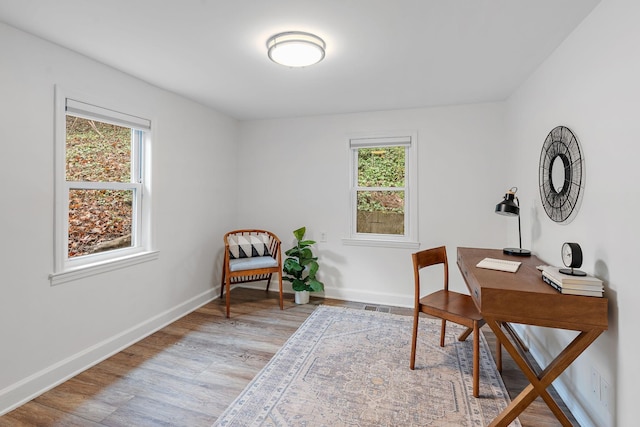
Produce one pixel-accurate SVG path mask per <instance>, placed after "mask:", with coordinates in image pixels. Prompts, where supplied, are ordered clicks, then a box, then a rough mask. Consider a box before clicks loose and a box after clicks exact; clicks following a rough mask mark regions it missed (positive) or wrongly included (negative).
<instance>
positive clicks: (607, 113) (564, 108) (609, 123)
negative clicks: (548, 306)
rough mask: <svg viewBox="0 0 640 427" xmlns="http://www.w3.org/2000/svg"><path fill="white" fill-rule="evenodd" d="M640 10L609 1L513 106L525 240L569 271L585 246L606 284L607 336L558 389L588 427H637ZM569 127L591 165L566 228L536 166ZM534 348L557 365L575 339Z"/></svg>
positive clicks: (556, 337)
mask: <svg viewBox="0 0 640 427" xmlns="http://www.w3.org/2000/svg"><path fill="white" fill-rule="evenodd" d="M639 19H640V2H637V1H630V0H626V1H625V0H603V1H602V3H601V4H600V5H599V6H598V7H596V9H595V10H594V11H593V12H592V13H591V15H590V16H589V17H588V18H587V19H586V20H585V21H584V22H583V23H582V24H581V25H580V26H579V27H578V28H577V29H576V30H575V31H574V32H573V33H572V34H571V35H570V36H569V38H568V39H567V40H566V41H565V42H564V43H563V44H562V45H561V47H560V48H558V49H557V50H556V51H555V53H554V54H553V55H552V56H551V57H550V58H549V59H548V60H547V61H546V62H545V63H544V65H543V66H542V67H540V68H539V70H537V72H536V73H534V75H532V76H531V78H530V79H529V80H528V82H527V83H526V84H525V85H523V87H521V88H520V90H519V91H518V92H517V93H516V94H515V95H514V96H512V97H511V99H510V100H509V102H508V123H509V134H510V135H511V140H512V143H513V144H515V145H516V147H517V148H516V154H515V158H514V164H517V165H518V168H514V176H515V177H517V181H519V182H520V183H521V187H522V188H521V197H523V198H524V200H525V201H526V202H529V203H530V205H531V206H532V208H531V209H529V210H528V211H527V212H526V214H525V215H523V216H522V220H523V227H524V229H525V230H527V231H526V236H527V237H526V242H527V244H528V245H531V247H532V249H533V250H534V252H536V253H537V254H538V255H539V256H540V257H541V258H542V259H544V260H545V261H547V262H549V263H552V264H555V265H558V264H561V259H560V247H561V245H562V243H563V242H566V241H575V242H578V243H580V245H581V246H582V250H583V253H584V263H583V270H586V271H587V272H589V273H591V274H595V275H596V276H598V277H600V278H602V279H603V280H605V282H606V292H605V294H606V296H607V297H608V298H609V313H610V314H609V330H608V331H607V332H605V333H604V334H603V335H602V336H600V337H599V338H598V340H597V341H596V342H595V343H594V344H593V345H592V347H591V348H589V349H588V350H587V352H586V353H585V354H583V355H582V356H580V358H578V360H577V361H576V362H575V363H574V365H572V367H571V368H570V370H569V371H568V373H567V374H566V375H563V377H562V382H558V384H557V385H558V386H559V387H560V388H562V389H565V391H566V392H567V393H569V396H570V398H568V399H566V400H567V401H568V402H569V403H570V404H571V405H572V411H573V412H574V414H576V415H577V416H579V417H581V418H580V419H579V421H580V422H581V424H582V425H597V426H612V425H620V426H630V425H636V424H637V408H635V403H636V402H635V398H636V394H637V393H636V389H637V384H638V382H639V381H640V367H639V365H638V363H637V359H638V355H637V351H636V350H637V348H638V340H637V337H638V334H637V330H636V329H635V322H636V321H637V317H636V312H635V311H636V310H637V309H638V302H640V286H638V284H637V283H636V282H637V265H636V262H637V260H636V257H637V256H638V254H639V251H638V248H637V246H636V245H637V244H638V238H639V237H640V227H639V226H638V224H639V223H638V219H637V218H638V211H639V209H640V198H639V197H638V196H639V195H640V192H639V191H638V179H639V178H640V174H639V170H640V168H638V159H639V158H640V145H639V144H638V135H640V119H639V115H640V55H638V46H639V45H640V26H639V25H638V20H639ZM557 125H565V126H568V127H569V128H570V129H572V130H573V132H574V133H575V134H576V136H577V137H578V139H579V141H580V143H581V145H582V149H583V152H584V157H585V159H586V171H585V173H586V187H585V189H584V199H583V202H582V206H581V208H580V211H579V212H578V215H577V216H576V218H575V219H574V221H572V222H571V223H570V224H568V225H558V224H556V223H554V222H552V221H551V220H550V219H548V218H547V216H546V214H545V213H544V210H543V208H542V205H541V203H540V196H539V194H538V182H537V179H538V160H539V157H540V151H541V148H542V143H543V141H544V139H545V137H546V135H547V133H548V132H549V131H550V130H551V129H552V128H553V127H555V126H557ZM528 333H529V334H531V339H532V340H533V341H534V343H535V348H534V350H535V351H536V352H537V353H538V357H539V358H541V359H542V360H549V359H550V357H551V355H555V354H556V353H557V351H559V349H560V347H561V346H562V345H565V344H566V342H567V341H568V340H569V339H570V337H572V336H573V335H572V334H569V333H564V332H562V333H557V332H553V331H549V330H542V329H539V330H538V329H535V330H534V329H531V330H529V331H528ZM592 369H595V370H596V372H598V373H599V374H600V375H601V377H602V379H604V380H605V381H606V382H607V383H608V384H609V385H610V386H611V393H610V397H611V399H612V401H611V402H610V405H609V408H608V409H607V408H605V407H604V405H603V404H602V403H601V402H600V399H599V397H598V396H595V395H593V393H591V380H590V377H591V371H592Z"/></svg>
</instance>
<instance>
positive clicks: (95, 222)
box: [51, 90, 151, 284]
mask: <svg viewBox="0 0 640 427" xmlns="http://www.w3.org/2000/svg"><path fill="white" fill-rule="evenodd" d="M77 98H78V97H67V96H64V95H63V94H62V93H61V92H60V91H59V90H57V91H56V147H55V149H56V152H55V156H56V160H55V174H56V176H55V185H56V188H55V198H56V209H55V225H56V227H55V272H54V273H53V274H52V275H51V280H52V283H53V284H57V283H62V282H65V281H68V280H72V279H74V278H78V277H83V276H85V275H90V274H95V273H96V272H100V271H101V270H104V271H107V270H111V269H114V268H120V267H122V266H125V265H129V264H131V263H137V262H140V261H143V260H145V257H149V255H150V254H151V252H150V236H149V232H150V224H149V222H150V211H149V208H150V207H149V197H148V193H149V176H150V174H149V170H148V168H149V155H148V151H149V150H148V149H149V141H150V133H151V121H150V120H148V119H145V118H141V117H138V116H135V115H132V114H128V113H124V112H121V111H118V110H115V109H110V108H105V107H103V106H100V105H96V103H91V102H86V101H85V100H84V99H77Z"/></svg>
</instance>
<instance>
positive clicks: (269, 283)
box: [267, 274, 271, 292]
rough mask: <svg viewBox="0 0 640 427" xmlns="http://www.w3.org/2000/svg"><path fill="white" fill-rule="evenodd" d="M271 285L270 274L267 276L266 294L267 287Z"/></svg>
mask: <svg viewBox="0 0 640 427" xmlns="http://www.w3.org/2000/svg"><path fill="white" fill-rule="evenodd" d="M270 285H271V274H269V276H267V292H269V286H270Z"/></svg>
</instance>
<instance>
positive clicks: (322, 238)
mask: <svg viewBox="0 0 640 427" xmlns="http://www.w3.org/2000/svg"><path fill="white" fill-rule="evenodd" d="M320 241H321V242H326V241H327V232H326V231H321V232H320Z"/></svg>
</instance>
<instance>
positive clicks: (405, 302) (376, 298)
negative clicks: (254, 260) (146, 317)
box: [218, 281, 413, 308]
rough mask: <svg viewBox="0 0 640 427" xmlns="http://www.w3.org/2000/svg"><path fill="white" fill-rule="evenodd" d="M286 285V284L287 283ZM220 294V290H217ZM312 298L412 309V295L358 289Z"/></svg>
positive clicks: (258, 284)
mask: <svg viewBox="0 0 640 427" xmlns="http://www.w3.org/2000/svg"><path fill="white" fill-rule="evenodd" d="M287 285H288V283H287ZM238 286H242V287H243V288H249V289H261V290H264V289H265V286H266V284H265V283H264V282H250V283H242V284H239V285H238ZM218 292H220V288H218ZM269 292H278V284H277V283H275V286H274V282H273V281H272V282H271V286H270V287H269ZM283 292H284V293H285V294H293V290H292V289H291V286H283ZM311 295H312V296H318V297H325V298H334V299H339V300H343V301H353V302H361V303H365V304H379V305H392V306H394V307H409V308H413V295H411V296H410V297H407V296H406V295H399V294H394V293H387V292H371V291H362V290H358V289H335V288H325V290H324V292H317V293H315V292H314V293H312V294H311Z"/></svg>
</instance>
